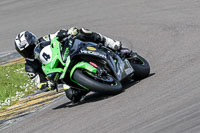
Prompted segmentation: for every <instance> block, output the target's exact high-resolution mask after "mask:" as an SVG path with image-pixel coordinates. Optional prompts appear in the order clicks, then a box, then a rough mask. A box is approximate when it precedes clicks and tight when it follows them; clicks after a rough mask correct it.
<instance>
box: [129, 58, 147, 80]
mask: <svg viewBox="0 0 200 133" xmlns="http://www.w3.org/2000/svg"><path fill="white" fill-rule="evenodd" d="M134 59H136V60H138V61H133V60H130V63H131V66H132V67H133V69H134V71H135V72H134V76H133V77H134V79H135V80H140V79H143V78H146V77H147V76H148V75H149V73H150V66H149V63H148V62H147V61H146V60H145V59H144V58H143V57H141V56H139V55H137V56H136V57H134Z"/></svg>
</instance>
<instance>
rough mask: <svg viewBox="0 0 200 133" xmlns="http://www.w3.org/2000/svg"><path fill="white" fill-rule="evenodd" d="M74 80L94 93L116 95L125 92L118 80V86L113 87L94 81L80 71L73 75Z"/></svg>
mask: <svg viewBox="0 0 200 133" xmlns="http://www.w3.org/2000/svg"><path fill="white" fill-rule="evenodd" d="M73 79H74V80H75V81H77V82H78V83H80V84H81V85H83V86H85V87H87V88H88V89H90V90H91V91H94V92H100V93H104V94H109V95H115V94H118V93H120V92H122V91H123V87H122V85H121V83H120V82H119V81H118V80H115V82H116V83H117V85H115V86H112V85H109V84H106V83H103V82H100V81H96V80H94V79H92V78H91V77H89V76H88V75H86V74H84V73H82V71H80V70H79V69H77V70H75V72H74V74H73Z"/></svg>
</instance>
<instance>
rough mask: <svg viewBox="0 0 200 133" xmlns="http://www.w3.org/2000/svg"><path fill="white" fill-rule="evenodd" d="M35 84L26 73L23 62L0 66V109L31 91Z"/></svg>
mask: <svg viewBox="0 0 200 133" xmlns="http://www.w3.org/2000/svg"><path fill="white" fill-rule="evenodd" d="M34 88H35V85H34V84H33V83H31V80H30V79H29V77H28V76H27V75H26V72H25V69H24V63H20V64H13V65H8V66H0V109H3V108H5V107H7V106H10V105H12V104H14V103H15V102H16V101H17V100H19V98H21V97H23V96H27V95H29V94H31V93H33V90H34Z"/></svg>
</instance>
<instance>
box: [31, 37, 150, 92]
mask: <svg viewBox="0 0 200 133" xmlns="http://www.w3.org/2000/svg"><path fill="white" fill-rule="evenodd" d="M34 53H35V57H36V58H37V59H38V60H40V61H41V63H42V69H43V71H44V73H45V74H46V76H47V79H48V80H50V81H52V82H54V83H64V84H67V85H69V86H71V87H73V88H77V89H86V90H88V91H93V92H100V93H106V94H117V93H120V92H122V91H123V86H122V81H124V80H130V79H137V80H138V79H142V78H145V77H147V76H148V75H149V72H150V66H149V63H148V62H147V61H146V60H145V59H144V58H143V57H141V56H139V55H138V54H137V53H135V52H132V53H131V55H129V56H125V55H123V54H122V53H121V52H119V51H112V50H111V49H109V48H107V47H105V46H103V45H102V44H96V43H93V42H83V41H81V40H79V39H73V38H72V37H67V38H65V39H64V40H63V41H62V43H61V42H59V41H58V38H57V37H55V38H54V39H52V40H51V41H46V42H41V43H40V44H38V45H37V46H36V47H35V49H34Z"/></svg>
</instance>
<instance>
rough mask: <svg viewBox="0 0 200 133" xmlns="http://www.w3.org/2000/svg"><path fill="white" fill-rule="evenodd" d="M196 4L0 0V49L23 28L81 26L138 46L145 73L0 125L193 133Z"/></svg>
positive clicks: (68, 131)
mask: <svg viewBox="0 0 200 133" xmlns="http://www.w3.org/2000/svg"><path fill="white" fill-rule="evenodd" d="M199 7H200V2H199V1H198V0H165V1H161V0H123V1H122V0H79V1H78V0H59V1H58V0H48V1H47V0H46V1H45V0H34V1H28V0H1V1H0V29H1V30H0V40H1V42H0V45H1V49H0V52H1V53H2V52H4V53H5V52H7V51H13V50H14V48H13V39H14V38H15V36H16V35H17V33H18V32H20V31H23V30H30V31H32V32H34V33H35V34H37V35H38V36H41V35H45V34H48V33H53V32H55V31H57V30H58V29H60V28H69V27H72V26H76V27H79V28H80V27H86V28H89V29H91V30H93V31H98V32H100V33H102V34H104V35H107V36H110V37H112V38H114V39H117V40H121V41H122V42H123V43H124V44H125V45H126V46H128V47H130V48H132V49H133V50H134V51H137V52H138V53H139V54H140V55H142V56H143V57H145V58H146V59H147V60H148V61H149V62H150V65H151V73H152V76H150V77H149V78H146V79H144V80H142V81H140V82H138V83H136V84H131V85H130V84H129V85H128V86H129V87H127V89H126V90H125V92H123V93H121V94H119V95H117V96H114V97H105V96H102V95H95V94H91V95H89V96H88V97H87V98H86V102H85V103H83V104H81V105H77V106H73V107H71V106H68V104H67V103H68V102H69V101H68V100H67V99H66V98H65V97H62V98H60V99H59V100H58V101H56V102H54V103H52V104H50V105H48V107H46V108H45V109H43V110H41V111H40V112H38V113H34V114H33V115H30V116H27V117H25V118H24V119H23V120H20V121H17V122H15V123H13V124H11V125H10V126H9V127H7V128H5V129H3V130H2V131H1V133H12V132H15V133H27V132H28V133H45V132H48V133H55V132H59V133H64V132H65V133H199V132H200V89H199V88H200V83H199V79H200V75H199V72H200V60H199V57H200V55H199V51H200V45H199V42H200V8H199ZM153 74H154V75H153Z"/></svg>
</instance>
